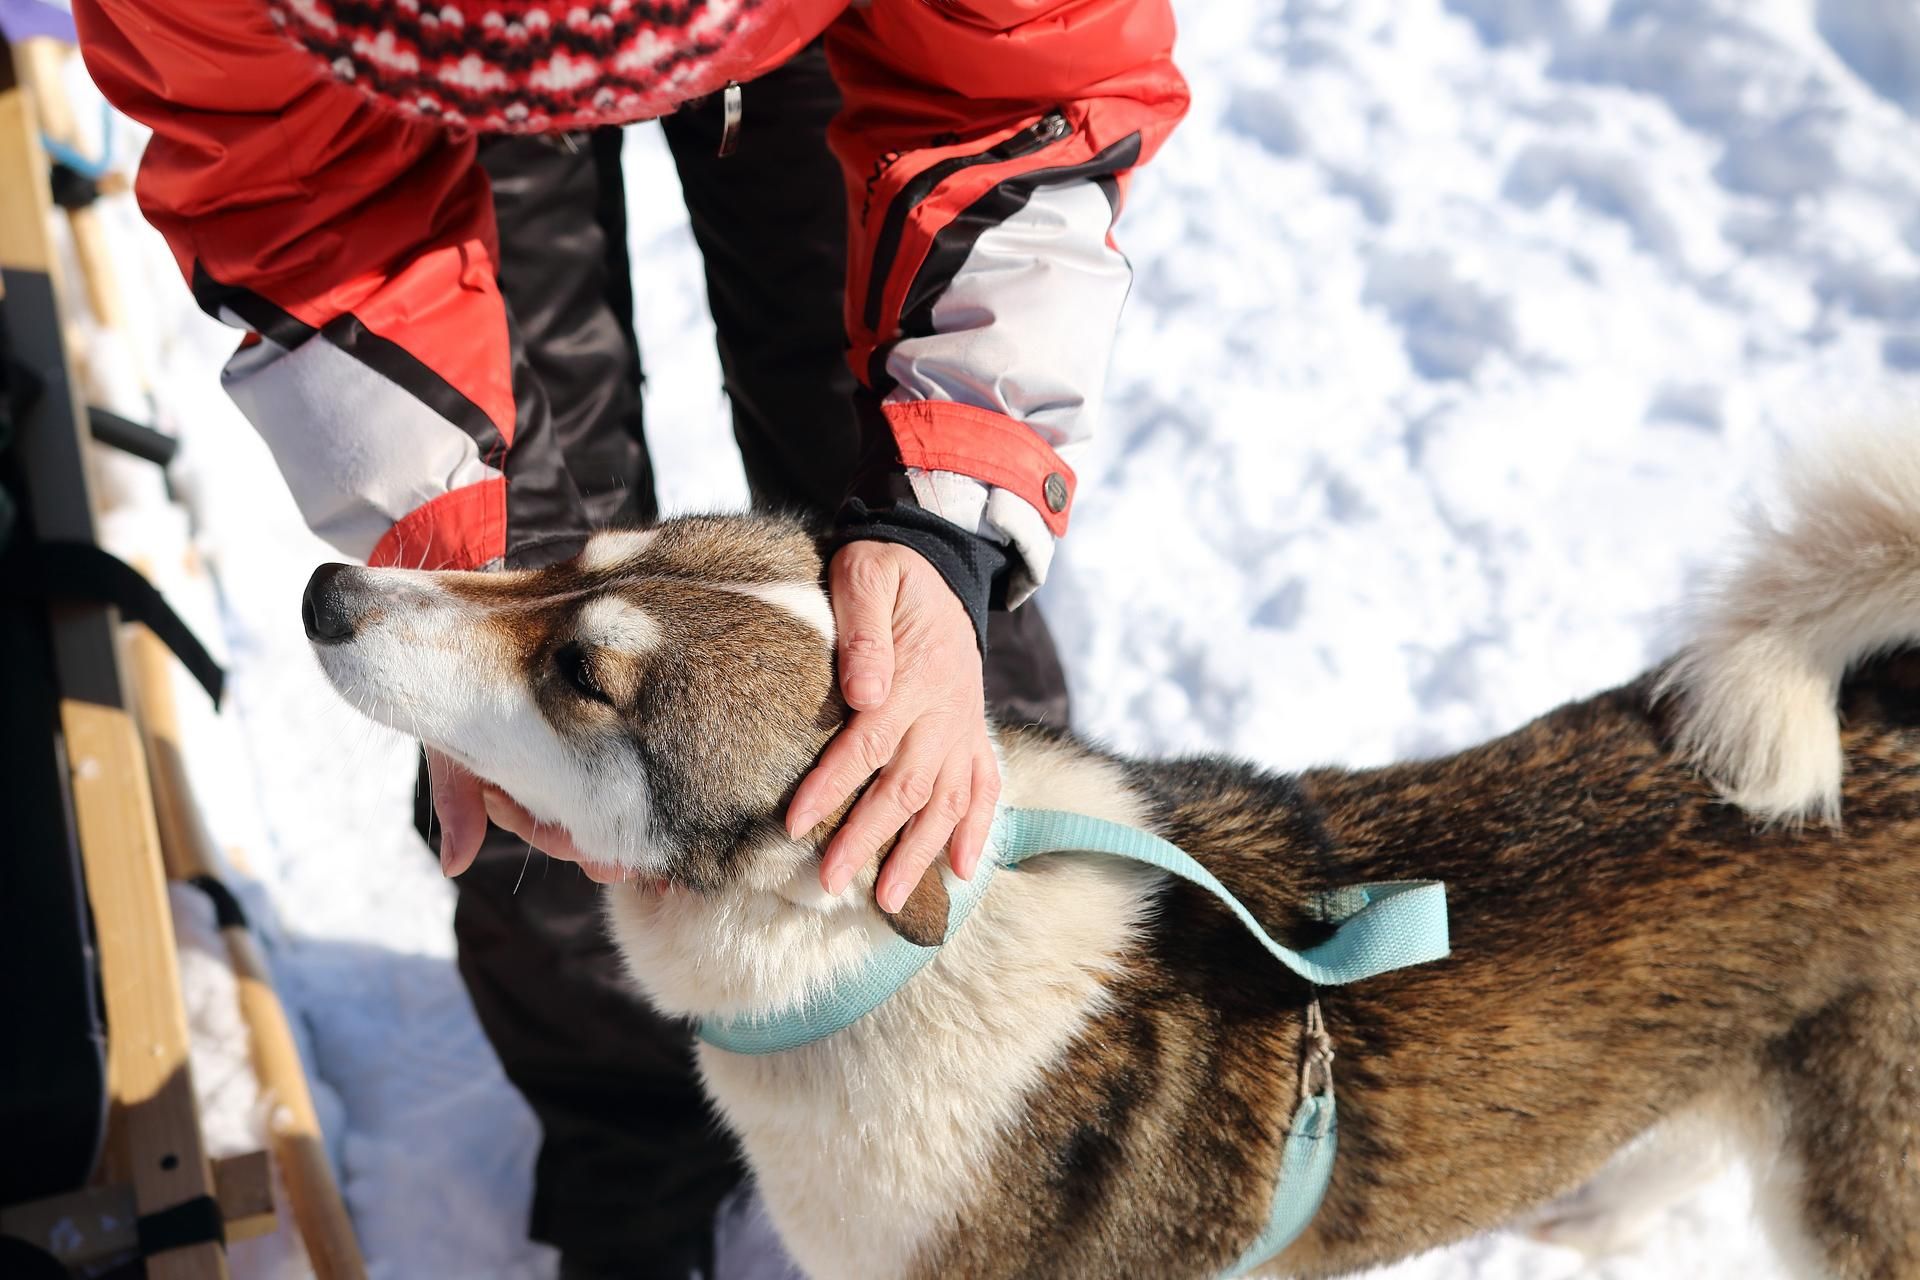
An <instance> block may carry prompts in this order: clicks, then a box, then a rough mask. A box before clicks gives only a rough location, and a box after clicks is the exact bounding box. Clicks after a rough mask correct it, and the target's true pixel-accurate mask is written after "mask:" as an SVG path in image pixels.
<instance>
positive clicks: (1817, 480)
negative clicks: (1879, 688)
mask: <svg viewBox="0 0 1920 1280" xmlns="http://www.w3.org/2000/svg"><path fill="white" fill-rule="evenodd" d="M1782 473H1783V474H1782V480H1781V490H1782V497H1783V499H1784V502H1783V504H1782V509H1781V510H1780V511H1779V512H1778V513H1777V514H1776V515H1774V516H1772V517H1771V518H1770V517H1769V516H1768V515H1767V514H1766V513H1763V512H1759V511H1756V512H1755V514H1754V516H1753V517H1752V519H1751V521H1750V535H1751V537H1750V545H1749V546H1748V548H1747V550H1746V554H1745V555H1744V556H1743V557H1742V558H1741V560H1740V561H1739V563H1738V564H1737V565H1736V566H1735V568H1734V571H1733V572H1732V574H1730V575H1729V576H1728V577H1727V578H1726V580H1725V581H1723V582H1722V583H1720V584H1719V586H1717V587H1716V588H1715V589H1714V590H1713V591H1712V592H1711V593H1710V594H1709V595H1708V597H1707V598H1706V599H1705V600H1704V601H1703V602H1702V604H1703V607H1702V608H1701V610H1700V617H1699V620H1698V623H1697V626H1696V628H1695V634H1694V638H1693V641H1692V643H1691V644H1690V645H1689V646H1688V647H1687V649H1686V650H1685V652H1684V653H1683V654H1682V655H1681V656H1680V658H1679V659H1678V661H1677V662H1676V663H1675V664H1674V666H1673V667H1672V669H1671V671H1670V673H1669V675H1668V676H1667V679H1666V681H1665V683H1664V685H1663V688H1662V692H1663V693H1665V692H1672V693H1678V694H1681V695H1683V697H1682V701H1681V704H1680V712H1679V716H1680V718H1679V739H1680V746H1681V749H1682V750H1683V751H1685V752H1686V754H1687V755H1688V756H1689V757H1690V758H1691V759H1692V760H1693V762H1694V763H1695V764H1696V765H1697V766H1699V768H1701V769H1702V770H1703V771H1705V773H1706V774H1707V775H1708V776H1709V777H1711V778H1713V779H1714V781H1715V782H1716V783H1718V784H1719V786H1720V788H1721V790H1722V792H1723V794H1725V795H1726V797H1727V799H1729V800H1731V801H1733V802H1734V803H1735V804H1738V805H1740V806H1741V807H1742V808H1744V809H1747V810H1748V811H1749V812H1751V813H1753V814H1755V815H1756V816H1758V817H1761V818H1764V819H1766V820H1768V821H1778V822H1795V821H1801V820H1804V819H1807V818H1814V819H1818V820H1821V821H1824V822H1827V823H1836V822H1838V821H1839V817H1840V774H1841V768H1842V761H1841V757H1840V722H1839V717H1838V714H1837V709H1836V708H1837V701H1838V694H1839V687H1840V680H1841V677H1842V676H1844V675H1845V674H1846V672H1847V668H1848V667H1850V666H1852V665H1853V664H1854V663H1856V662H1859V661H1860V660H1861V659H1863V658H1866V657H1870V656H1871V655H1873V654H1875V653H1877V652H1880V651H1883V650H1885V649H1888V648H1891V647H1893V646H1895V645H1898V644H1902V643H1905V642H1908V641H1914V640H1920V426H1915V427H1913V428H1909V429H1906V430H1900V429H1883V430H1875V431H1868V430H1854V431H1848V432H1845V433H1843V434H1840V435H1828V436H1827V437H1825V438H1824V439H1817V440H1811V441H1808V442H1807V443H1806V444H1805V445H1803V446H1801V447H1800V448H1798V449H1796V450H1794V451H1792V452H1790V453H1789V454H1788V455H1787V456H1786V457H1785V458H1784V459H1783V467H1782Z"/></svg>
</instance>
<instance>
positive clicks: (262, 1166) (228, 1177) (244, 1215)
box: [213, 1151, 280, 1244]
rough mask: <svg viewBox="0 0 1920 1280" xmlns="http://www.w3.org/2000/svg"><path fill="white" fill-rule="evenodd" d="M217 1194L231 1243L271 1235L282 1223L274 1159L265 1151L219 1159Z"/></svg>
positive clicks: (215, 1169) (215, 1164)
mask: <svg viewBox="0 0 1920 1280" xmlns="http://www.w3.org/2000/svg"><path fill="white" fill-rule="evenodd" d="M213 1196H214V1199H216V1200H218V1201H219V1202H220V1220H221V1221H222V1222H224V1223H225V1224H226V1227H227V1243H228V1244H233V1243H234V1242H235V1241H239V1240H256V1239H258V1238H259V1237H261V1236H270V1235H272V1234H273V1232H274V1229H275V1228H276V1227H278V1226H279V1225H280V1216H279V1215H278V1214H277V1213H275V1212H274V1209H273V1161H272V1159H271V1158H269V1157H268V1155H267V1153H266V1152H264V1151H249V1152H247V1154H245V1155H243V1156H228V1157H227V1158H226V1159H224V1160H215V1161H214V1162H213Z"/></svg>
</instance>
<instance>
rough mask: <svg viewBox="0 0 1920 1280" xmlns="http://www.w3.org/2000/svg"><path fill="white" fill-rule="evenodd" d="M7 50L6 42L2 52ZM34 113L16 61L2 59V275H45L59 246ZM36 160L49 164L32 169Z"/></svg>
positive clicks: (0, 204)
mask: <svg viewBox="0 0 1920 1280" xmlns="http://www.w3.org/2000/svg"><path fill="white" fill-rule="evenodd" d="M6 48H7V46H6V45H5V44H4V42H0V52H4V51H5V50H6ZM30 110H31V108H30V107H29V104H28V102H27V95H26V92H25V90H23V89H22V88H21V86H20V84H19V82H18V79H17V77H16V76H15V75H14V71H13V65H12V62H11V60H10V59H9V58H3V57H0V175H4V176H0V270H14V271H37V272H40V273H41V274H42V275H45V274H46V273H48V272H50V271H51V270H52V269H53V241H52V238H51V237H49V236H48V235H47V210H49V209H51V208H52V207H53V192H52V190H51V189H50V188H49V187H48V185H47V166H46V164H45V163H44V159H45V153H44V152H42V151H41V149H40V138H39V135H38V134H36V133H35V132H34V125H33V119H32V116H31V114H30ZM34 155H37V156H40V157H41V158H42V161H43V163H41V164H39V165H37V166H36V165H34V164H32V163H31V160H30V156H34Z"/></svg>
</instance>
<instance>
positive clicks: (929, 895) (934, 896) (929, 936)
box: [875, 865, 947, 947]
mask: <svg viewBox="0 0 1920 1280" xmlns="http://www.w3.org/2000/svg"><path fill="white" fill-rule="evenodd" d="M876 883H878V881H876ZM875 905H878V904H877V903H876V904H875ZM880 914H881V915H882V916H885V917H886V921H887V924H888V925H889V926H891V927H892V929H893V931H894V932H895V933H897V934H899V935H900V936H901V937H903V938H905V939H906V940H907V941H908V942H911V943H913V944H914V945H916V946H921V947H937V946H939V945H940V944H941V943H943V942H945V941H946V940H947V882H946V881H945V880H943V879H941V878H940V868H939V866H938V865H935V866H931V867H928V868H927V870H926V873H925V874H924V875H922V876H921V877H920V883H919V884H917V885H915V886H914V887H913V892H912V893H910V894H908V895H907V900H906V901H905V902H903V903H901V904H900V910H898V911H896V912H894V913H893V914H892V915H887V912H886V909H885V908H882V909H881V911H880Z"/></svg>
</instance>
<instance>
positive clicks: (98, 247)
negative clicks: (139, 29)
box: [16, 36, 126, 329]
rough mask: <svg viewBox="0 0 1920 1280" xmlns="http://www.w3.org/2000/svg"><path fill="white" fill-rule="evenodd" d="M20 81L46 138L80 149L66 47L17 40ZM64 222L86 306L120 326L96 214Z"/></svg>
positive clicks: (85, 211)
mask: <svg viewBox="0 0 1920 1280" xmlns="http://www.w3.org/2000/svg"><path fill="white" fill-rule="evenodd" d="M16 53H17V57H16V61H17V65H18V66H19V69H20V80H21V82H22V83H23V84H24V85H25V86H26V88H27V91H28V92H29V93H31V94H32V95H33V108H34V112H35V115H36V117H37V118H38V120H39V122H40V128H41V129H42V131H44V132H45V133H46V135H47V136H48V137H49V138H52V139H53V140H54V141H56V142H60V143H64V144H66V145H67V146H69V147H73V148H74V149H75V150H79V149H80V141H81V140H80V123H79V121H78V120H76V119H74V115H73V107H72V105H71V104H69V103H68V101H67V90H66V83H65V80H64V77H63V76H62V74H61V72H62V68H63V67H64V66H65V64H66V61H67V58H68V57H69V56H70V55H71V53H72V50H71V48H70V47H69V46H67V45H65V44H62V43H61V42H60V41H58V40H54V39H52V38H51V37H48V36H38V37H36V38H34V39H31V40H25V41H22V42H21V44H20V46H19V48H18V50H17V51H16ZM66 212H67V227H68V228H69V229H70V230H71V231H72V232H73V252H74V257H75V258H76V259H78V261H79V263H80V275H81V278H82V282H83V283H84V284H85V285H86V287H87V306H88V308H89V309H90V310H91V311H92V312H93V318H94V319H95V320H98V321H99V322H100V323H101V324H102V325H103V326H105V327H106V328H109V329H125V328H126V312H125V311H124V310H123V309H122V307H121V305H120V290H119V287H118V286H117V284H116V283H115V279H114V272H113V253H112V251H111V250H110V249H109V248H108V246H107V232H106V228H105V226H104V225H103V224H102V223H101V221H100V215H99V214H98V213H97V212H96V211H95V210H93V209H90V208H82V209H68V210H67V211H66Z"/></svg>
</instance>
